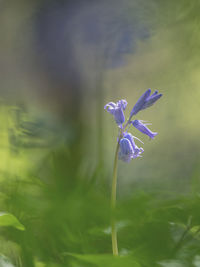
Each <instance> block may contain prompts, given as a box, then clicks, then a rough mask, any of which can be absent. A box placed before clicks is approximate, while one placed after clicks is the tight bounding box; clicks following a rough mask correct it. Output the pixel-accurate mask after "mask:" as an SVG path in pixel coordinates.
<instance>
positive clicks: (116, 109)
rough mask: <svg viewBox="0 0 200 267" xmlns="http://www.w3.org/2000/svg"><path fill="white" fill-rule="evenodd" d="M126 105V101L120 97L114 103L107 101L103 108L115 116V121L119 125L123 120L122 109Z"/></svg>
mask: <svg viewBox="0 0 200 267" xmlns="http://www.w3.org/2000/svg"><path fill="white" fill-rule="evenodd" d="M126 106H127V101H126V100H124V99H122V100H119V101H118V102H117V103H116V104H115V103H114V102H109V103H108V104H106V105H105V106H104V109H105V110H107V111H108V112H109V113H110V114H112V115H113V116H114V118H115V121H116V123H117V124H118V125H119V126H121V125H122V124H123V123H124V121H125V117H124V112H123V110H125V109H126Z"/></svg>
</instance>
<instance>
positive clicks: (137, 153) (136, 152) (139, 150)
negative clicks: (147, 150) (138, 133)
mask: <svg viewBox="0 0 200 267" xmlns="http://www.w3.org/2000/svg"><path fill="white" fill-rule="evenodd" d="M124 138H127V139H128V140H129V141H130V143H131V146H132V149H133V154H132V158H137V157H141V153H143V152H144V149H143V148H142V147H140V148H138V146H137V145H136V144H135V142H134V138H136V137H134V136H133V135H132V134H131V133H125V134H124ZM136 139H138V138H136ZM138 140H139V139H138ZM139 141H140V140H139ZM140 142H142V141H140Z"/></svg>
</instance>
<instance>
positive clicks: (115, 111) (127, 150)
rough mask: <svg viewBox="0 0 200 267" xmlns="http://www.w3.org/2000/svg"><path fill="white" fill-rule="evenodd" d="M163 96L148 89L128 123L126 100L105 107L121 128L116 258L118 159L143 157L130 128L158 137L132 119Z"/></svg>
mask: <svg viewBox="0 0 200 267" xmlns="http://www.w3.org/2000/svg"><path fill="white" fill-rule="evenodd" d="M161 96H162V94H158V91H157V90H156V91H155V92H154V93H153V94H152V95H151V89H148V90H147V91H146V92H145V93H144V94H143V95H142V96H141V97H140V98H139V99H138V101H137V102H136V104H135V106H134V107H133V109H132V111H131V113H130V115H129V118H128V120H127V122H126V123H125V116H124V110H125V109H126V106H127V104H128V103H127V101H126V100H125V99H121V100H119V101H117V102H116V103H114V102H109V103H108V104H106V105H105V106H104V109H105V110H106V111H107V112H108V113H110V114H111V115H113V117H114V120H115V122H116V123H117V125H118V128H119V136H118V139H117V148H116V152H115V159H114V166H113V177H112V190H111V235H112V251H113V255H115V256H116V255H118V246H117V228H116V223H115V206H116V193H117V165H118V159H120V160H122V161H124V162H127V163H128V162H130V161H131V160H132V159H135V158H138V157H142V156H141V154H142V153H143V152H144V149H143V148H142V147H140V148H139V147H138V146H137V145H136V144H135V141H134V139H136V140H138V141H140V142H141V143H143V142H142V141H141V140H140V139H138V138H137V137H135V136H133V135H132V134H131V133H129V132H128V130H129V128H130V126H131V125H133V126H134V127H135V128H136V129H137V130H139V131H140V132H142V133H143V134H146V135H147V136H149V137H150V138H151V139H153V138H154V137H155V136H156V135H157V133H156V132H152V131H151V130H150V129H149V128H148V127H147V125H149V123H144V122H145V121H143V120H134V121H132V120H131V118H132V117H133V116H135V115H136V114H137V113H138V112H139V111H141V110H143V109H146V108H148V107H150V106H152V105H153V104H154V103H155V102H156V101H157V100H158V99H159V98H160V97H161ZM123 124H124V125H123ZM126 128H127V129H126Z"/></svg>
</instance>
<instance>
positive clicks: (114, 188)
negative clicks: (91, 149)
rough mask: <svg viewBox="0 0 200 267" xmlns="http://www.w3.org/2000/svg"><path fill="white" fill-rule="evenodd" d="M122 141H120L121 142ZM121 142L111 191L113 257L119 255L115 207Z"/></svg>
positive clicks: (117, 148) (115, 160) (116, 154)
mask: <svg viewBox="0 0 200 267" xmlns="http://www.w3.org/2000/svg"><path fill="white" fill-rule="evenodd" d="M119 141H120V140H119ZM119 141H118V142H117V147H116V152H115V159H114V166H113V177H112V190H111V212H112V213H111V235H112V251H113V255H114V256H117V255H118V245H117V229H116V223H115V216H114V211H115V206H116V194H117V165H118V153H119Z"/></svg>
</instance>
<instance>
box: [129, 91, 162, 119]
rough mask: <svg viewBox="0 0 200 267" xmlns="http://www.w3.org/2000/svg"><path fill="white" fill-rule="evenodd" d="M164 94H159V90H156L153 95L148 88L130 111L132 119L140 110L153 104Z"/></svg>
mask: <svg viewBox="0 0 200 267" xmlns="http://www.w3.org/2000/svg"><path fill="white" fill-rule="evenodd" d="M161 96H162V94H158V91H155V92H154V93H153V94H152V95H151V89H148V90H147V91H146V92H145V93H144V94H143V95H142V96H141V97H140V98H139V99H138V101H137V103H136V104H135V106H134V107H133V109H132V111H131V113H130V119H131V117H132V116H133V115H136V114H137V113H138V112H139V111H140V110H142V109H145V108H148V107H150V106H152V105H153V104H154V103H155V102H156V101H157V100H158V99H159V98H160V97H161Z"/></svg>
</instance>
